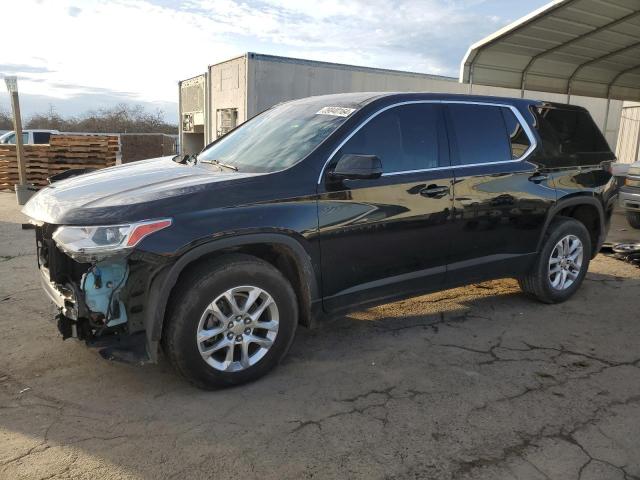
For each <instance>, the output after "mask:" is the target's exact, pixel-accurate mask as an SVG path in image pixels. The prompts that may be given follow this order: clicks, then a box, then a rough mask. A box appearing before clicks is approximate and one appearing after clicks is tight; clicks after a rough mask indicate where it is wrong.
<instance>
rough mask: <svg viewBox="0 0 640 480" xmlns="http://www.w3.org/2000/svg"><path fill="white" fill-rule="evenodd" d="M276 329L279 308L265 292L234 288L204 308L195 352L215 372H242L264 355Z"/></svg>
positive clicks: (256, 288) (269, 346)
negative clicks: (197, 351)
mask: <svg viewBox="0 0 640 480" xmlns="http://www.w3.org/2000/svg"><path fill="white" fill-rule="evenodd" d="M278 325H279V317H278V306H277V304H276V302H275V301H274V300H273V298H272V297H271V295H270V294H269V293H268V292H267V291H265V290H263V289H261V288H258V287H254V286H239V287H234V288H231V289H229V290H227V291H226V292H224V293H222V294H221V295H219V296H218V297H216V298H215V299H214V300H213V301H212V302H211V303H210V304H209V305H207V307H206V308H205V311H204V312H203V314H202V316H201V317H200V322H199V323H198V330H197V333H196V342H197V344H198V350H199V352H200V355H201V356H202V358H203V359H204V361H205V362H207V364H209V365H210V366H211V367H213V368H215V369H216V370H220V371H225V372H237V371H241V370H245V369H247V368H249V367H251V366H253V365H255V364H256V363H258V362H259V361H260V359H262V358H263V357H264V356H265V355H266V354H267V352H268V351H269V349H270V348H271V346H272V345H273V342H274V341H275V338H276V335H277V334H278Z"/></svg>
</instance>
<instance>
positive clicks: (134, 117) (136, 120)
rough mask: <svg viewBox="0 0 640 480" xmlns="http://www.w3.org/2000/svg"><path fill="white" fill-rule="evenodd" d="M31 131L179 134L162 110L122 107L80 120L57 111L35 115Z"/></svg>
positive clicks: (29, 123) (88, 113) (100, 110)
mask: <svg viewBox="0 0 640 480" xmlns="http://www.w3.org/2000/svg"><path fill="white" fill-rule="evenodd" d="M26 126H27V128H49V129H54V130H60V131H65V132H96V133H169V134H176V133H178V126H177V125H172V124H170V123H167V122H166V121H165V120H164V114H163V112H162V110H156V111H155V112H148V111H147V110H145V108H144V107H143V106H142V105H133V106H131V105H127V104H119V105H116V106H114V107H111V108H102V109H98V110H93V111H89V112H86V113H84V114H83V115H80V116H79V117H71V118H63V117H62V116H60V115H59V114H58V113H57V112H56V111H55V109H54V108H53V107H50V108H49V111H48V112H46V113H40V114H37V115H33V116H32V117H31V118H30V119H29V120H28V122H27V124H26Z"/></svg>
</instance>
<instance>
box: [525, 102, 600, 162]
mask: <svg viewBox="0 0 640 480" xmlns="http://www.w3.org/2000/svg"><path fill="white" fill-rule="evenodd" d="M535 113H536V123H537V125H536V126H537V129H538V133H539V134H540V138H541V139H542V151H543V155H544V156H545V157H546V160H547V161H546V163H547V164H549V166H571V165H578V164H579V165H591V164H598V163H600V162H601V161H603V160H611V159H612V153H611V149H610V148H609V145H608V144H607V141H606V140H605V138H604V136H603V135H602V132H600V129H599V128H598V126H597V125H596V124H595V122H594V121H593V119H592V118H591V115H589V113H588V112H587V111H584V110H577V109H576V110H573V109H562V108H550V107H539V108H536V109H535Z"/></svg>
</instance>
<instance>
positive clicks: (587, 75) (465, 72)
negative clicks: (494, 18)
mask: <svg viewBox="0 0 640 480" xmlns="http://www.w3.org/2000/svg"><path fill="white" fill-rule="evenodd" d="M460 80H461V81H462V82H464V83H473V84H480V85H492V86H498V87H507V88H517V89H521V90H537V91H543V92H554V93H566V94H571V95H584V96H589V97H602V98H615V99H619V100H636V101H638V100H640V0H555V1H553V2H551V3H549V4H548V5H546V6H544V7H542V8H540V9H538V10H536V11H534V12H532V13H531V14H529V15H527V16H526V17H524V18H521V19H520V20H518V21H516V22H514V23H512V24H511V25H508V26H507V27H505V28H503V29H501V30H499V31H497V32H496V33H494V34H493V35H490V36H489V37H487V38H485V39H483V40H481V41H480V42H478V43H476V44H474V45H472V46H471V47H470V48H469V51H468V52H467V55H466V56H465V58H464V60H463V61H462V65H461V71H460Z"/></svg>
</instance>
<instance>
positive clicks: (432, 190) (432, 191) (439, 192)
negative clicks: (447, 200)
mask: <svg viewBox="0 0 640 480" xmlns="http://www.w3.org/2000/svg"><path fill="white" fill-rule="evenodd" d="M448 194H449V187H443V186H441V185H429V186H428V187H425V188H423V189H422V190H420V195H422V196H423V197H429V198H442V197H444V196H445V195H448Z"/></svg>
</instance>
